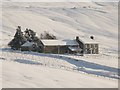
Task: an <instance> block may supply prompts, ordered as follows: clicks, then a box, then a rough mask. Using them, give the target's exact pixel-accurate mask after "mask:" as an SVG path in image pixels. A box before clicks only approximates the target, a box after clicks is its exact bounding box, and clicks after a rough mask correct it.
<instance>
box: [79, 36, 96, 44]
mask: <svg viewBox="0 0 120 90" xmlns="http://www.w3.org/2000/svg"><path fill="white" fill-rule="evenodd" d="M79 40H80V41H81V42H83V43H84V44H98V42H97V41H96V40H95V39H90V38H83V37H82V38H81V37H79Z"/></svg>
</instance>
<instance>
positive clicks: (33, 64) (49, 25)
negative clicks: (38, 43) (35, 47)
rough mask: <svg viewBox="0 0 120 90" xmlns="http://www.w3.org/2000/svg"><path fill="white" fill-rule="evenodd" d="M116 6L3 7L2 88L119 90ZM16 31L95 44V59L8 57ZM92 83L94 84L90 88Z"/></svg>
mask: <svg viewBox="0 0 120 90" xmlns="http://www.w3.org/2000/svg"><path fill="white" fill-rule="evenodd" d="M117 4H118V3H108V2H107V3H100V2H97V3H95V2H86V3H85V2H84V3H82V2H81V3H70V2H69V3H38V2H37V3H22V2H21V3H17V2H16V3H13V2H9V3H7V2H6V3H5V2H4V3H3V14H2V20H3V25H2V27H3V28H2V31H1V32H2V43H0V51H2V55H1V56H0V60H1V61H2V66H3V67H2V68H3V69H2V70H3V73H2V75H0V77H1V76H3V80H2V82H3V87H75V88H77V87H82V88H84V87H85V88H93V87H99V88H103V87H111V88H115V87H118V78H119V76H118V55H117V52H118V46H117V45H118V28H117V27H118V18H117V15H118V11H117V9H118V6H117ZM18 25H21V26H22V30H23V31H24V30H25V29H26V28H30V29H32V30H34V31H35V32H36V33H37V36H38V37H40V34H41V33H43V32H44V31H48V32H50V33H52V34H54V35H55V36H56V37H57V38H58V39H74V38H75V36H80V37H82V38H85V39H88V38H89V36H91V35H94V36H95V40H96V41H97V42H99V45H100V54H99V55H92V56H90V55H85V56H83V57H82V56H75V55H53V54H39V53H33V52H20V51H12V50H10V49H9V48H8V47H7V44H8V42H9V41H10V40H11V39H12V38H13V36H14V33H15V29H16V27H17V26H18ZM91 82H93V83H91Z"/></svg>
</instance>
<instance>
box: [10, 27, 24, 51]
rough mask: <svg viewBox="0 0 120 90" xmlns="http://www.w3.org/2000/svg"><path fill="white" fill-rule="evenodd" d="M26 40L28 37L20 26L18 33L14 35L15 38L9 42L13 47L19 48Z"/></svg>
mask: <svg viewBox="0 0 120 90" xmlns="http://www.w3.org/2000/svg"><path fill="white" fill-rule="evenodd" d="M25 42H26V38H25V37H24V36H23V32H22V31H21V27H20V26H18V28H17V29H16V33H15V35H14V39H13V40H12V41H11V42H10V43H9V44H8V45H9V46H10V47H11V48H12V49H15V50H18V49H20V47H21V45H22V44H24V43H25Z"/></svg>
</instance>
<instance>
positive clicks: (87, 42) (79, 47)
mask: <svg viewBox="0 0 120 90" xmlns="http://www.w3.org/2000/svg"><path fill="white" fill-rule="evenodd" d="M38 46H40V47H38ZM21 51H38V52H41V53H53V54H65V53H69V54H77V53H79V54H81V55H83V54H99V45H98V43H97V42H95V40H94V39H91V38H88V39H85V38H79V37H76V39H74V40H50V39H49V40H48V39H42V40H40V43H39V45H37V44H36V43H34V42H26V43H24V44H23V45H22V46H21Z"/></svg>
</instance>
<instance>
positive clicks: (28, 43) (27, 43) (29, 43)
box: [22, 41, 34, 46]
mask: <svg viewBox="0 0 120 90" xmlns="http://www.w3.org/2000/svg"><path fill="white" fill-rule="evenodd" d="M33 44H34V42H29V41H27V42H26V43H24V44H23V45H22V46H32V45H33Z"/></svg>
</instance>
